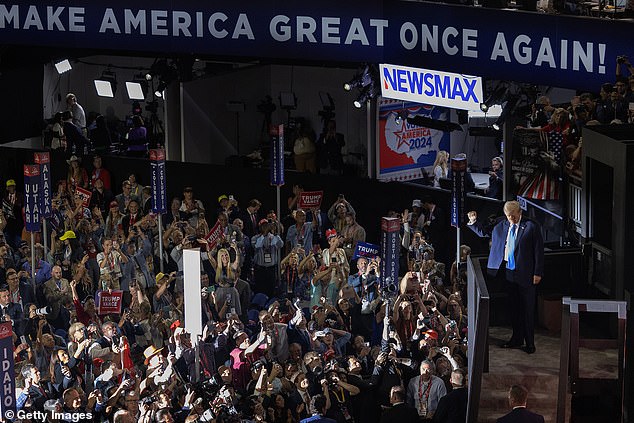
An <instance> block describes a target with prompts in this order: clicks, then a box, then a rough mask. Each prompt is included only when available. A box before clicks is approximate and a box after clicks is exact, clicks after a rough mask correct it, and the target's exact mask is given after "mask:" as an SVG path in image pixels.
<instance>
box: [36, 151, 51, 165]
mask: <svg viewBox="0 0 634 423" xmlns="http://www.w3.org/2000/svg"><path fill="white" fill-rule="evenodd" d="M34 157H35V163H37V164H46V163H50V162H51V157H50V154H49V153H34Z"/></svg>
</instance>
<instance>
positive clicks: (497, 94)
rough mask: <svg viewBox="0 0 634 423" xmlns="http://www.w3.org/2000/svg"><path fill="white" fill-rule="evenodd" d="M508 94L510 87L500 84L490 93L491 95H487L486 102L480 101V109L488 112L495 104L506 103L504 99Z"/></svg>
mask: <svg viewBox="0 0 634 423" xmlns="http://www.w3.org/2000/svg"><path fill="white" fill-rule="evenodd" d="M508 94H509V89H508V88H507V87H506V86H504V85H502V84H499V85H498V86H497V87H496V88H495V90H493V92H492V93H491V94H490V95H489V97H487V99H486V100H484V103H480V110H482V111H483V112H484V113H486V112H488V111H489V109H490V108H491V106H493V105H494V104H502V103H504V100H505V99H506V97H507V96H508Z"/></svg>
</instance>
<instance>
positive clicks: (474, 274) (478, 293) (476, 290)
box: [467, 256, 489, 422]
mask: <svg viewBox="0 0 634 423" xmlns="http://www.w3.org/2000/svg"><path fill="white" fill-rule="evenodd" d="M467 304H468V315H469V326H468V327H469V332H468V334H467V336H468V349H469V351H468V357H469V359H468V362H469V378H468V379H469V400H468V404H467V422H477V421H478V411H479V408H480V390H481V387H482V374H483V373H484V372H488V371H489V366H488V357H489V291H488V289H487V286H486V281H485V279H484V275H483V274H482V269H481V266H480V260H479V258H477V257H471V256H470V257H469V258H468V260H467Z"/></svg>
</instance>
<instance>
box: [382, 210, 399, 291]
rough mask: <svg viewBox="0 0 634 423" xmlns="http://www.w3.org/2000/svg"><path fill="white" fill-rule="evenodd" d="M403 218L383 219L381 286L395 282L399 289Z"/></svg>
mask: <svg viewBox="0 0 634 423" xmlns="http://www.w3.org/2000/svg"><path fill="white" fill-rule="evenodd" d="M400 233H401V220H400V219H398V218H395V217H383V218H382V219H381V287H382V288H385V287H386V286H389V285H391V284H395V285H396V288H397V289H398V284H399V279H398V268H399V263H398V259H399V255H400V252H401V240H400Z"/></svg>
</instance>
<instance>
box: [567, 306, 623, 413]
mask: <svg viewBox="0 0 634 423" xmlns="http://www.w3.org/2000/svg"><path fill="white" fill-rule="evenodd" d="M562 302H563V311H562V321H561V354H560V356H559V395H558V401H557V423H563V422H564V420H565V415H566V395H567V394H568V390H569V389H570V390H571V391H572V393H573V394H577V393H581V394H583V393H585V392H588V391H590V390H591V389H592V390H593V391H597V388H598V389H601V387H602V386H606V383H604V382H606V381H607V382H611V383H612V384H614V383H616V384H617V388H618V391H619V393H620V410H618V412H619V420H618V421H619V422H621V423H622V422H623V416H624V414H623V411H624V409H623V400H624V398H625V394H624V388H625V331H626V322H627V303H626V302H625V301H601V300H573V299H571V298H570V297H564V298H563V299H562ZM580 312H589V313H617V315H618V337H617V339H588V338H584V339H581V338H580V337H579V313H580ZM579 347H588V348H593V349H597V348H612V349H614V348H617V349H618V351H619V362H618V372H619V374H618V379H591V378H580V377H579ZM612 386H613V385H612Z"/></svg>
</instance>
